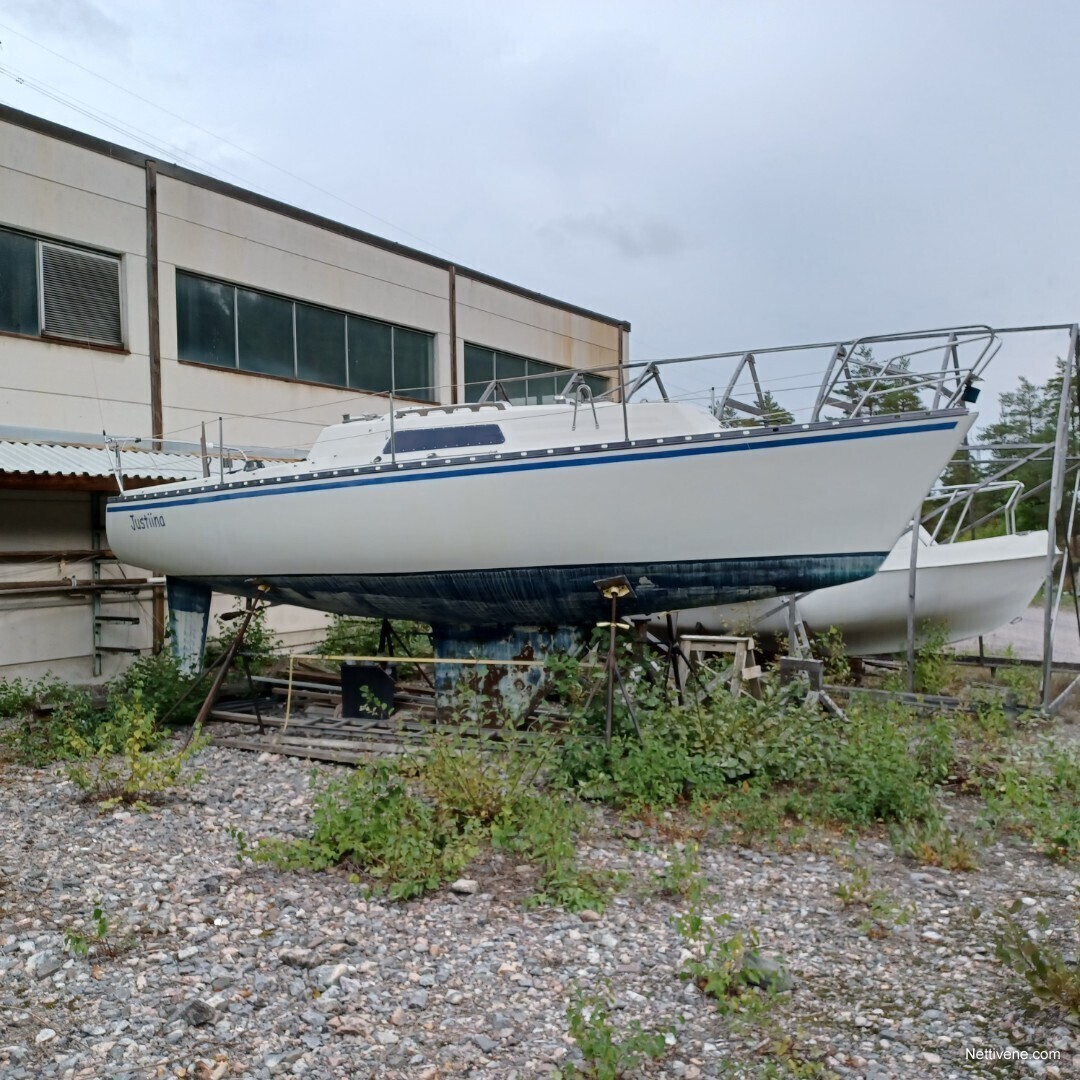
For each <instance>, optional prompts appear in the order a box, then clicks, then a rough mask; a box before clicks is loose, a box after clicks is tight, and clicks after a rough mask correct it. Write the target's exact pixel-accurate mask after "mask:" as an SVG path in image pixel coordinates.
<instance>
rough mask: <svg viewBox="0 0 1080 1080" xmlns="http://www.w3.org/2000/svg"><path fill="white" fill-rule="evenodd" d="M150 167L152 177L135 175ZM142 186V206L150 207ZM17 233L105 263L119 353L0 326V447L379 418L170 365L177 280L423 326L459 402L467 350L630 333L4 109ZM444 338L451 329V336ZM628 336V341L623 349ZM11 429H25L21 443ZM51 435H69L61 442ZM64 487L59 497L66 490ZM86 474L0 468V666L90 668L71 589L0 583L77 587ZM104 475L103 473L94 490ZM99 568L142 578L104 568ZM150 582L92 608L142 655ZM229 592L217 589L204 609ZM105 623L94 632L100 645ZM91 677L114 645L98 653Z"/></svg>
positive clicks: (307, 432)
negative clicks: (125, 619) (95, 254)
mask: <svg viewBox="0 0 1080 1080" xmlns="http://www.w3.org/2000/svg"><path fill="white" fill-rule="evenodd" d="M148 177H149V180H148ZM148 185H149V187H150V189H151V190H152V191H153V193H154V197H155V198H156V213H153V214H148V212H147V205H148ZM5 228H6V229H13V230H15V231H18V232H22V233H26V234H30V235H32V236H36V237H38V238H39V239H42V240H53V241H56V242H58V243H66V244H70V245H74V246H82V247H86V248H89V249H92V250H96V251H99V252H103V253H107V254H112V255H116V256H118V257H119V259H120V283H121V284H120V289H121V308H122V325H123V346H122V347H121V348H113V347H84V346H80V345H77V344H72V343H66V342H62V341H58V340H47V339H45V338H43V337H34V336H23V335H18V334H13V333H5V332H2V331H0V440H2V439H3V438H12V437H13V432H14V431H15V430H16V429H24V430H25V429H45V430H48V431H50V432H58V433H64V434H65V435H66V441H70V442H76V441H84V440H85V438H86V434H87V433H97V432H101V431H107V432H108V433H109V434H110V435H116V436H125V437H133V436H135V437H143V438H146V439H150V438H152V437H153V436H154V435H155V434H158V435H162V436H163V437H164V438H165V439H168V440H172V441H180V442H190V443H196V442H197V441H198V439H199V435H200V428H201V425H202V424H203V422H206V423H207V425H208V432H207V435H208V438H209V439H210V440H211V441H212V442H216V441H217V429H218V418H219V417H221V418H222V424H223V430H224V442H225V444H226V445H227V446H239V447H263V448H288V449H300V450H303V449H305V448H307V447H308V446H310V444H311V443H312V442H313V441H314V439H315V438H316V436H317V435H318V433H319V431H320V430H321V429H322V428H323V427H324V426H325V425H326V424H328V423H334V422H337V421H338V420H340V418H341V416H342V414H343V413H348V412H371V411H379V410H383V409H386V408H387V407H388V399H387V397H386V396H385V395H379V394H371V393H358V392H356V391H355V390H349V389H343V388H341V387H332V386H326V385H318V384H314V383H308V382H301V381H296V380H292V379H285V378H275V377H268V376H264V375H256V374H250V373H246V372H242V371H236V370H231V369H224V368H220V367H213V366H209V365H204V364H198V363H191V362H188V361H185V360H181V359H180V357H179V355H178V347H177V313H176V272H177V270H184V271H188V272H191V273H194V274H198V275H202V276H204V277H209V278H214V279H217V280H219V281H221V282H224V283H227V284H231V285H236V286H238V287H242V288H248V289H254V290H259V291H262V292H267V293H272V294H276V295H279V296H282V297H285V298H287V299H292V300H297V301H304V302H307V303H311V304H315V305H318V306H322V307H326V308H332V309H334V310H336V311H339V312H344V313H347V314H353V315H359V316H363V317H367V318H370V319H376V320H380V321H383V322H388V323H393V324H395V325H397V326H401V327H407V328H410V329H413V330H418V331H422V332H424V333H427V334H431V335H433V360H434V381H435V384H436V386H437V394H438V397H439V399H440V400H441V401H443V402H446V403H450V402H452V401H454V400H461V399H463V397H464V394H463V384H464V348H465V344H466V343H470V344H476V345H482V346H485V347H487V348H489V349H494V350H499V351H503V352H509V353H515V354H518V355H521V356H526V357H529V358H531V359H535V360H540V361H544V362H546V363H549V364H554V365H557V366H559V367H563V368H567V369H585V370H596V369H598V368H610V369H614V367H615V366H616V365H617V364H618V363H619V362H620V360H621V359H624V358H625V356H626V343H625V335H626V333H627V331H628V329H629V327H628V326H627V325H626V324H624V323H620V322H619V321H618V320H615V319H611V318H608V317H606V316H602V315H596V314H594V313H590V312H588V311H585V310H583V309H580V308H577V307H575V306H573V305H569V304H566V303H563V302H561V301H557V300H553V299H550V298H547V297H543V296H540V295H538V294H535V293H532V292H530V291H528V290H525V289H522V288H520V287H518V286H515V285H512V284H510V283H506V282H499V281H497V280H496V279H494V278H491V277H489V276H487V275H484V274H482V273H479V272H477V271H473V270H468V269H466V268H462V267H458V266H455V265H452V264H451V263H449V262H447V261H445V260H443V259H439V258H436V257H434V256H431V255H427V254H425V253H423V252H418V251H413V250H411V249H408V248H404V247H402V246H401V245H397V244H393V243H391V242H389V241H385V240H382V239H380V238H378V237H374V236H371V235H370V234H366V233H362V232H360V231H358V230H355V229H352V228H349V227H347V226H344V225H341V224H338V223H335V222H333V221H329V220H326V219H323V218H319V217H317V216H315V215H312V214H309V213H307V212H304V211H301V210H298V209H296V208H294V207H290V206H286V205H284V204H280V203H276V202H274V201H272V200H269V199H266V198H263V197H261V196H257V195H254V194H252V193H250V192H246V191H243V190H241V189H238V188H235V187H232V186H230V185H228V184H224V183H222V182H219V181H216V180H213V179H211V178H208V177H205V176H200V175H198V174H194V173H190V172H188V171H187V170H184V169H182V168H179V167H177V166H172V165H168V164H166V163H156V164H155V165H154V167H153V169H152V170H150V171H148V168H147V159H146V156H145V155H143V154H141V153H138V152H136V151H132V150H128V149H125V148H123V147H118V146H114V145H112V144H109V143H105V142H102V141H100V140H97V139H94V138H92V137H89V136H85V135H82V134H81V133H78V132H74V131H71V130H69V129H66V128H60V127H58V126H57V125H53V124H51V123H49V122H47V121H42V120H39V119H37V118H35V117H31V116H28V115H26V114H23V113H18V112H16V111H15V110H12V109H8V108H7V107H5V106H0V229H5ZM155 232H156V243H157V280H158V298H159V301H158V320H159V323H158V325H159V330H158V344H159V354H160V400H159V402H158V408H159V409H160V414H161V429H160V431H159V432H155V431H154V422H153V421H154V415H155V403H154V400H153V380H152V367H153V362H152V357H153V355H154V342H153V341H152V332H153V331H152V325H153V323H152V319H151V308H150V300H149V296H150V294H149V288H148V273H147V271H148V259H149V258H150V252H151V250H152V249H151V236H152V235H154V233H155ZM452 335H453V337H452ZM621 339H623V340H621ZM25 437H26V438H30V435H29V434H27V435H26V436H25ZM57 441H64V439H63V438H62V437H61V438H58V439H57ZM66 483H67V484H68V486H69V487H70V488H71V490H65V484H66ZM87 486H88V484H87V483H86V482H85V479H84V478H64V477H60V476H49V477H42V478H41V482H40V484H39V485H38V486H37V487H36V488H35V487H34V486H33V481H30V486H28V479H27V477H26V476H25V475H14V474H11V475H9V474H6V473H4V472H3V468H2V465H0V556H3V553H4V552H7V553H9V554H10V553H11V552H27V553H37V557H34V558H29V559H27V560H26V562H25V564H22V563H20V562H19V561H18V560H13V559H11V558H10V557H9V558H7V559H6V560H5V559H4V558H2V557H0V575H5V576H3V577H0V677H10V676H12V675H14V674H24V675H30V676H34V677H37V676H40V675H42V674H44V673H46V672H50V671H51V672H53V673H55V674H57V675H60V676H62V677H64V678H67V679H71V680H73V681H84V682H89V681H91V680H92V679H93V678H94V676H93V667H94V663H93V651H94V650H93V643H94V620H93V612H92V605H91V603H90V601H89V600H88V599H87V597H85V596H80V595H79V594H78V592H77V590H76V591H72V592H70V593H57V594H47V595H39V596H35V597H33V598H31V597H26V598H21V599H20V598H19V597H17V596H15V597H13V596H11V595H10V592H11V591H12V590H10V589H9V590H8V595H5V594H4V589H3V585H2V582H3V581H5V580H6V581H8V582H9V584H10V583H14V582H20V581H21V582H37V581H50V580H55V581H56V582H57V583H58V584H60V585H62V584H63V583H64V582H65V581H67V580H70V578H71V577H72V576H73V575H74V576H75V577H76V578H77V579H78V580H83V579H84V578H86V577H87V576H88V575H89V573H90V572H91V569H92V560H91V561H85V560H84V561H83V562H82V563H80V564H79V565H75V566H73V565H71V563H70V562H69V561H66V560H63V559H59V558H50V557H49V553H50V552H57V551H61V550H65V549H70V550H90V549H91V548H93V547H94V546H95V545H96V544H99V543H100V542H101V537H100V536H98V535H97V534H96V532H95V522H94V520H93V519H94V514H93V512H92V508H93V505H94V504H93V499H94V497H95V496H93V495H92V494H91V493H90V492H89V491H87V490H76V489H78V488H83V489H85V488H86V487H87ZM105 486H107V482H106V484H105ZM96 572H97V573H99V574H100V575H102V576H105V577H108V576H110V575H123V574H127V575H128V576H132V575H135V576H145V577H149V576H152V568H151V569H150V570H140V569H138V568H120V567H118V566H116V564H115V563H109V562H107V561H106V562H101V561H99V563H98V567H97V571H96ZM151 596H152V593H151V591H150V590H147V591H145V592H141V593H137V594H134V595H128V596H117V597H109V598H107V599H103V600H102V601H101V604H102V605H104V606H102V607H99V609H98V610H99V612H100V611H104V610H105V609H106V607H107V608H108V613H110V614H117V615H131V616H132V617H136V616H137V617H139V623H138V624H137V625H133V626H127V625H126V624H120V623H116V624H110V625H109V626H108V633H107V636H108V643H109V644H110V645H115V646H118V647H127V648H138V649H148V648H149V647H150V645H151V633H152V618H151V615H152V612H151V610H150V607H151ZM232 603H233V601H232V600H231V599H229V598H222V599H221V600H220V602H218V603H216V605H215V611H220V610H226V609H228V608H229V607H231V606H232ZM326 622H327V617H326V616H325V615H323V614H321V613H317V612H308V611H303V610H300V609H274V611H273V614H272V616H271V619H270V623H271V626H272V628H273V629H274V630H275V631H276V632H278V633H279V634H281V635H282V636H283V637H284V638H285V639H286V641H287V643H288V644H290V645H295V646H297V647H299V646H302V645H305V644H309V643H311V642H312V641H314V640H316V639H317V638H318V636H319V635H321V633H322V632H323V631H324V628H325V625H326ZM104 638H105V634H104V631H102V632H100V633H99V640H104ZM99 660H100V661H101V669H102V673H101V676H100V677H101V678H106V677H108V676H109V675H111V674H115V672H116V671H118V670H119V669H120V667H121V666H122V665H123V663H125V662H126V654H122V653H116V654H105V655H103V656H99Z"/></svg>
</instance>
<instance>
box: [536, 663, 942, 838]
mask: <svg viewBox="0 0 1080 1080" xmlns="http://www.w3.org/2000/svg"><path fill="white" fill-rule="evenodd" d="M803 696H804V692H803V691H802V690H801V689H800V688H799V687H797V686H794V685H792V686H789V687H786V688H783V689H778V688H777V687H775V686H773V685H768V684H767V686H766V690H765V693H764V696H763V698H762V700H761V701H754V700H751V699H748V698H741V699H739V700H735V699H733V698H731V697H730V696H729V695H727V694H723V695H720V696H718V697H717V698H716V699H715V700H713V701H711V702H709V703H708V705H707V706H704V707H702V708H701V709H694V708H685V709H680V708H675V707H664V706H660V707H657V708H655V709H653V710H652V711H651V712H644V713H643V714H642V715H641V716H640V717H639V719H640V722H641V729H642V738H641V739H640V740H639V739H638V738H637V737H636V736H633V735H625V734H620V735H619V736H617V737H616V738H614V739H613V740H612V745H611V747H610V748H608V747H605V746H604V745H603V742H602V741H601V740H600V739H599V738H598V737H597V736H596V734H595V727H594V726H593V727H590V724H591V722H590V721H587V720H581V719H579V720H578V721H577V723H576V725H575V726H574V727H573V728H572V729H571V734H570V735H569V736H568V738H567V739H566V740H565V742H564V746H563V749H562V752H561V754H560V757H559V759H558V761H557V763H556V768H555V780H556V782H557V783H558V784H560V785H561V786H563V787H564V788H567V789H569V790H572V791H574V792H576V793H577V794H579V795H581V796H583V797H584V798H589V799H600V800H603V801H605V802H608V803H611V804H613V805H615V806H619V807H624V808H627V809H629V810H631V811H635V812H639V813H641V812H644V811H646V810H659V809H666V808H670V807H672V806H676V805H678V804H680V803H689V802H692V801H697V802H701V801H709V800H719V801H720V803H721V805H722V806H726V808H727V809H728V810H730V809H732V805H731V804H732V800H733V799H734V798H735V793H736V792H737V790H738V789H739V788H742V789H745V790H747V791H750V792H751V793H752V801H755V802H760V800H761V799H762V798H765V797H767V796H766V793H768V792H770V791H775V792H777V794H778V795H779V796H782V798H781V802H782V803H783V809H780V807H779V804H778V805H777V806H775V807H774V809H776V810H778V812H780V813H783V814H789V813H796V814H797V815H799V816H804V815H813V816H815V817H817V818H818V819H819V820H829V821H844V822H849V823H851V824H854V825H866V824H870V823H873V822H875V821H879V820H881V821H909V820H921V819H924V818H926V817H928V816H929V815H930V814H931V813H932V812H933V809H934V786H935V785H936V784H939V783H941V782H942V781H943V780H944V779H946V778H947V777H948V775H949V773H950V771H951V767H952V761H953V756H954V742H953V740H954V735H953V729H952V727H951V725H950V724H949V723H946V722H944V721H942V722H940V723H933V724H930V725H925V724H923V723H921V722H919V721H916V720H915V719H914V718H913V717H912V716H911V714H909V713H908V712H906V711H905V710H904V709H903V708H902V707H899V706H881V705H877V704H866V703H860V702H855V703H853V704H852V706H851V708H850V710H849V713H848V723H847V724H843V723H842V722H839V721H837V720H836V719H834V718H833V717H831V716H826V715H823V714H822V713H820V712H819V711H817V710H815V709H809V708H806V707H805V705H804V702H803ZM736 782H737V784H736Z"/></svg>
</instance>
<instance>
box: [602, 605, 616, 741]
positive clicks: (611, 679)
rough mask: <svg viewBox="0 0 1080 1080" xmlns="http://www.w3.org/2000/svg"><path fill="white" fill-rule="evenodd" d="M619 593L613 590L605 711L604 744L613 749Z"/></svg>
mask: <svg viewBox="0 0 1080 1080" xmlns="http://www.w3.org/2000/svg"><path fill="white" fill-rule="evenodd" d="M618 602H619V599H618V594H617V593H616V592H615V590H614V589H612V590H611V623H610V627H611V633H610V636H609V637H608V659H607V669H608V671H607V704H606V707H605V711H604V745H605V746H606V747H607V748H608V749H609V750H610V749H611V720H612V715H613V712H614V708H615V672H616V667H615V664H616V660H615V618H616V615H615V609H616V605H617V604H618Z"/></svg>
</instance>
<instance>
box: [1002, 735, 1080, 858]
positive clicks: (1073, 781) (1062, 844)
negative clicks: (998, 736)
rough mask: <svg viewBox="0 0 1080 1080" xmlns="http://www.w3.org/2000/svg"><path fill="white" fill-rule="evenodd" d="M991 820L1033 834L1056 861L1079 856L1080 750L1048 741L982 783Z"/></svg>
mask: <svg viewBox="0 0 1080 1080" xmlns="http://www.w3.org/2000/svg"><path fill="white" fill-rule="evenodd" d="M983 794H984V796H985V798H986V807H987V814H988V816H989V818H990V820H991V821H993V822H994V823H996V824H998V825H1001V826H1004V827H1005V828H1007V829H1011V830H1013V831H1015V832H1019V833H1022V834H1024V835H1027V836H1029V837H1030V838H1031V839H1032V840H1033V841H1034V842H1035V844H1036V845H1037V846H1038V847H1039V848H1040V849H1041V850H1042V851H1043V852H1045V853H1046V854H1047V855H1048V856H1050V857H1051V858H1053V859H1074V858H1076V857H1077V854H1078V853H1080V752H1078V751H1077V750H1075V749H1071V748H1065V747H1058V746H1055V745H1054V744H1053V743H1052V742H1051V741H1049V740H1046V741H1043V742H1041V743H1039V744H1037V745H1036V746H1035V747H1033V748H1032V749H1031V750H1030V751H1029V752H1028V753H1027V755H1026V756H1024V757H1019V756H1013V757H1012V758H1010V759H1009V761H1008V762H1007V763H1005V764H1002V765H1000V766H999V767H998V769H997V770H996V772H995V774H994V775H992V776H991V777H989V778H987V779H986V780H985V781H984V783H983Z"/></svg>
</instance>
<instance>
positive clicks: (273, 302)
mask: <svg viewBox="0 0 1080 1080" xmlns="http://www.w3.org/2000/svg"><path fill="white" fill-rule="evenodd" d="M176 331H177V334H176V346H177V353H178V355H179V357H180V359H181V360H192V361H194V362H195V363H199V364H213V365H214V366H215V367H226V368H233V369H235V370H239V371H250V372H252V373H254V374H257V375H277V376H280V377H283V378H286V379H299V380H302V381H304V382H316V383H325V384H328V385H330V386H342V387H347V388H349V389H350V390H364V391H368V392H372V393H377V394H388V393H390V392H391V391H392V392H393V393H395V394H398V395H400V396H402V397H408V398H415V399H418V400H420V401H437V400H438V398H437V395H436V393H435V388H434V383H435V371H434V369H435V352H434V340H435V338H434V335H433V334H426V333H423V332H422V331H419V330H410V329H408V328H407V327H404V326H393V325H391V324H390V323H384V322H378V321H377V320H375V319H365V318H363V317H362V316H359V315H348V314H346V313H345V312H343V311H334V310H333V309H331V308H322V307H316V306H315V305H314V304H305V303H303V302H301V301H299V300H289V299H287V298H285V297H281V296H274V295H273V294H271V293H264V292H258V291H256V290H254V289H244V288H241V287H240V286H238V285H228V284H225V283H224V282H220V281H213V280H211V279H210V278H204V277H199V276H197V275H195V274H189V273H187V272H186V271H183V270H177V272H176Z"/></svg>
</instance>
